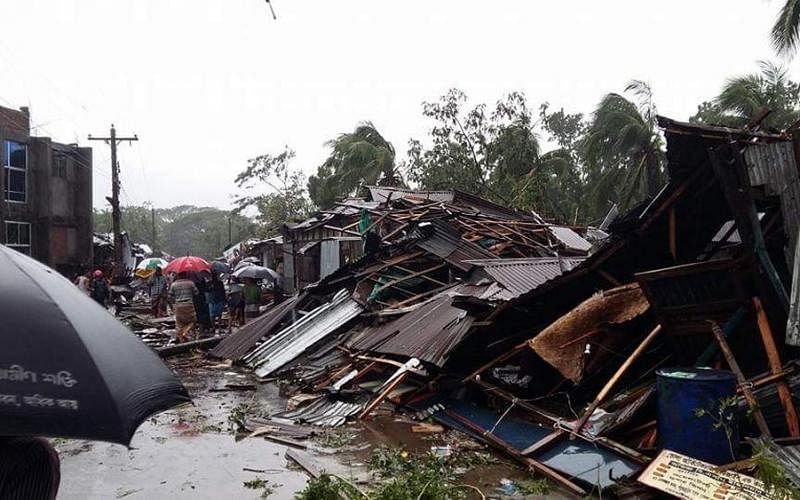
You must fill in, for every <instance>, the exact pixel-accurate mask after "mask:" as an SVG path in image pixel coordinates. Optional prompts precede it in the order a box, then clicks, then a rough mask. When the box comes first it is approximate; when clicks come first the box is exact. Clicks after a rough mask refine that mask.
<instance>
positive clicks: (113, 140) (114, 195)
mask: <svg viewBox="0 0 800 500" xmlns="http://www.w3.org/2000/svg"><path fill="white" fill-rule="evenodd" d="M89 140H90V141H103V142H105V143H106V144H108V145H109V146H111V200H110V201H111V227H112V231H113V232H114V276H113V281H112V283H113V284H117V285H118V284H120V283H122V279H123V278H124V274H123V273H124V271H125V270H124V269H123V264H122V235H121V233H120V231H121V225H122V213H121V212H120V209H119V163H117V145H118V144H119V143H120V142H122V141H128V142H129V143H130V142H133V141H138V140H139V138H138V137H137V136H136V134H134V135H133V137H117V130H116V129H115V128H114V124H113V123H112V124H111V130H110V131H109V136H108V137H92V135H91V134H89Z"/></svg>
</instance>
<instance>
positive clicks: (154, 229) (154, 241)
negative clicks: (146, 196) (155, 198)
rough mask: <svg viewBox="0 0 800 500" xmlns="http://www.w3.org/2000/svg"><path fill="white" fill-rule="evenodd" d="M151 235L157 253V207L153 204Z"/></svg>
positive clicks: (151, 206) (154, 251)
mask: <svg viewBox="0 0 800 500" xmlns="http://www.w3.org/2000/svg"><path fill="white" fill-rule="evenodd" d="M150 237H151V243H152V245H153V254H154V255H155V253H156V249H157V248H158V246H157V244H156V207H154V206H153V205H150Z"/></svg>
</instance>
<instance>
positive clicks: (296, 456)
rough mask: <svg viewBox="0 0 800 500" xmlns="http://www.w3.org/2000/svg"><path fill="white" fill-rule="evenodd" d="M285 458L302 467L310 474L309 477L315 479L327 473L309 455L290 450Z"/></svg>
mask: <svg viewBox="0 0 800 500" xmlns="http://www.w3.org/2000/svg"><path fill="white" fill-rule="evenodd" d="M284 457H286V459H287V460H291V461H292V462H294V463H296V464H297V465H299V466H300V467H302V468H303V470H305V471H306V472H308V475H309V476H311V477H313V478H314V479H316V478H318V477H320V476H321V475H322V474H324V473H325V471H324V470H323V469H321V468H320V467H319V465H318V464H317V463H316V461H314V459H312V458H311V455H309V454H308V453H304V452H302V451H297V450H293V449H291V448H288V449H287V450H286V453H285V454H284Z"/></svg>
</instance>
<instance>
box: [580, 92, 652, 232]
mask: <svg viewBox="0 0 800 500" xmlns="http://www.w3.org/2000/svg"><path fill="white" fill-rule="evenodd" d="M625 92H626V94H627V95H628V96H630V99H629V98H628V97H626V96H625V95H622V94H616V93H610V94H606V95H605V97H603V99H602V100H601V101H600V104H599V105H598V106H597V109H596V110H595V111H594V113H593V114H592V119H591V121H590V123H589V125H588V128H587V129H586V133H585V135H584V137H583V140H582V141H581V150H582V151H581V154H582V156H583V158H584V160H585V162H586V182H587V185H588V186H589V188H590V189H589V191H588V195H589V199H590V204H591V206H593V207H594V210H595V211H594V213H593V214H592V215H593V216H595V217H601V216H602V214H603V213H604V212H605V211H606V210H608V208H610V207H611V205H612V204H613V203H618V204H619V205H620V206H621V207H622V209H627V208H629V207H631V206H633V205H634V204H636V203H637V202H639V201H642V200H644V199H646V198H647V197H648V196H652V195H654V194H655V193H656V192H657V191H658V190H659V189H660V188H661V186H662V185H663V183H664V182H665V180H666V179H665V177H666V176H665V174H664V163H665V158H664V152H663V150H662V146H663V141H662V139H661V135H660V134H659V131H658V126H657V123H656V115H657V113H656V107H655V103H654V102H653V96H652V91H651V90H650V87H649V86H648V85H647V84H646V83H645V82H642V81H639V80H633V81H631V82H630V83H629V84H628V86H627V87H626V88H625ZM632 99H633V100H632ZM634 101H635V102H634Z"/></svg>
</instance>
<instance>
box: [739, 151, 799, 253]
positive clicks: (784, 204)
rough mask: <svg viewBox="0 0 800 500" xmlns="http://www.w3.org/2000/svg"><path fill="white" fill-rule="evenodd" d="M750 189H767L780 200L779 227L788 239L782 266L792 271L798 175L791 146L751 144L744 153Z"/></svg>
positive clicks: (796, 227)
mask: <svg viewBox="0 0 800 500" xmlns="http://www.w3.org/2000/svg"><path fill="white" fill-rule="evenodd" d="M744 157H745V160H746V162H747V168H748V174H749V177H750V185H751V186H760V185H764V186H767V187H768V188H769V189H770V190H771V191H772V192H773V193H775V194H777V195H778V196H779V197H780V199H781V214H782V215H783V227H784V230H785V232H786V237H787V239H788V245H787V246H786V249H785V255H786V262H787V264H788V265H789V268H790V269H791V268H792V264H793V262H794V249H795V244H796V242H797V231H798V228H800V175H798V173H797V164H796V163H795V160H794V146H793V145H792V143H791V142H775V143H772V144H754V145H752V146H750V147H748V148H747V149H746V150H745V152H744Z"/></svg>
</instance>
